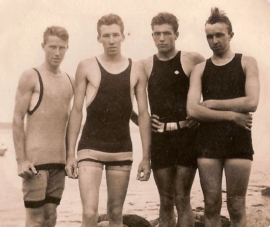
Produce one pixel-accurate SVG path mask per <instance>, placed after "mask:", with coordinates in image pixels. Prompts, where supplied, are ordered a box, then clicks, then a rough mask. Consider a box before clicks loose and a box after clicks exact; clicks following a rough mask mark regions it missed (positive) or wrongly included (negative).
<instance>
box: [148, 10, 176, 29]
mask: <svg viewBox="0 0 270 227" xmlns="http://www.w3.org/2000/svg"><path fill="white" fill-rule="evenodd" d="M162 24H169V25H171V26H172V27H173V31H174V32H177V31H178V27H179V24H178V19H177V18H176V16H174V15H173V14H171V13H167V12H161V13H158V14H157V15H156V16H155V17H153V19H152V22H151V27H152V30H153V28H154V26H155V25H162Z"/></svg>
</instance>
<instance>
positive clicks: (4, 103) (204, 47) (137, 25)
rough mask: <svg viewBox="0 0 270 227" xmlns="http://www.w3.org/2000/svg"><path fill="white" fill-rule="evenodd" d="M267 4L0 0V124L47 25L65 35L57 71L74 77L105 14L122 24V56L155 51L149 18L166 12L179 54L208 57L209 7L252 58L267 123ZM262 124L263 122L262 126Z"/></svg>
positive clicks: (8, 116) (94, 47) (37, 60)
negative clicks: (173, 20) (174, 25)
mask: <svg viewBox="0 0 270 227" xmlns="http://www.w3.org/2000/svg"><path fill="white" fill-rule="evenodd" d="M269 1H270V0H246V1H244V0H234V1H225V0H215V1H214V0H186V1H184V0H181V1H180V0H167V1H164V0H163V1H160V0H129V1H123V0H117V1H116V0H110V1H109V0H103V1H98V0H95V1H93V0H76V1H75V0H57V1H54V0H38V1H37V0H24V1H21V0H20V1H18V0H12V1H10V0H0V21H1V23H0V34H1V35H0V122H11V121H12V114H13V108H14V97H15V92H16V87H17V83H18V79H19V77H20V75H21V73H22V72H23V71H24V70H26V69H28V68H32V67H37V66H39V65H41V64H42V63H43V61H44V52H43V50H42V48H41V43H42V36H43V32H44V30H45V29H46V27H48V26H51V25H60V26H63V27H65V28H66V29H67V30H68V32H69V34H70V42H69V50H68V52H67V54H66V57H65V59H64V61H63V63H62V65H61V69H62V71H66V72H67V73H68V74H69V75H71V76H74V74H75V71H76V68H77V65H78V63H79V62H80V61H81V60H82V59H84V58H88V57H91V56H95V55H98V54H100V53H101V52H102V51H103V49H102V46H101V44H99V43H98V42H97V39H96V38H97V31H96V23H97V21H98V19H99V18H100V17H101V16H103V15H105V14H108V13H116V14H118V15H119V16H120V17H122V19H123V21H124V24H125V31H124V33H125V35H126V40H125V42H124V43H123V45H122V53H123V54H124V55H125V56H127V57H130V58H132V59H133V60H135V61H136V60H140V59H142V58H146V57H148V56H150V55H153V54H154V53H156V48H155V46H154V42H153V41H152V38H151V27H150V23H151V19H152V17H153V16H155V15H156V14H157V13H158V12H162V11H167V12H171V13H173V14H175V15H176V16H177V18H178V19H179V24H180V26H179V33H180V36H179V39H178V40H177V43H176V46H177V48H178V49H179V50H185V51H195V52H198V53H200V54H201V55H203V56H204V57H205V58H209V57H210V56H211V51H210V49H209V47H208V44H207V41H206V38H205V33H204V24H205V21H206V19H207V18H208V17H209V15H210V9H211V7H214V6H217V7H219V8H220V9H222V10H224V11H225V12H226V13H227V15H228V16H229V18H230V19H231V22H232V25H233V31H234V33H235V36H234V38H233V39H232V41H231V47H232V50H233V51H235V52H240V53H243V54H244V55H249V56H253V57H255V58H256V59H257V62H258V65H259V70H260V81H261V99H260V105H259V108H258V111H257V113H256V115H257V116H258V117H257V119H258V120H259V121H261V122H264V123H263V124H264V125H269V120H267V117H268V112H269V110H270V108H269V106H270V105H269V104H268V101H267V99H268V97H269V94H270V91H269V89H268V87H269V84H270V82H269V75H268V74H269V71H270V64H269V59H270V57H269V51H270V48H269V47H270V44H269V42H270V3H269ZM265 123H267V124H265Z"/></svg>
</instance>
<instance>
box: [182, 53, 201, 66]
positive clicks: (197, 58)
mask: <svg viewBox="0 0 270 227" xmlns="http://www.w3.org/2000/svg"><path fill="white" fill-rule="evenodd" d="M181 53H182V57H183V58H185V59H186V60H188V61H190V62H192V63H193V64H194V65H197V64H199V63H201V62H203V61H205V58H204V57H203V56H202V55H201V54H199V53H197V52H187V51H182V52H181Z"/></svg>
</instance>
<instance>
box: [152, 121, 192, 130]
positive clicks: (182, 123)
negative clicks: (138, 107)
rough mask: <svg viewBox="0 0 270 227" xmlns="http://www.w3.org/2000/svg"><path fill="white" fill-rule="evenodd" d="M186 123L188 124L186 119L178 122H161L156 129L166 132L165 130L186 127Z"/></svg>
mask: <svg viewBox="0 0 270 227" xmlns="http://www.w3.org/2000/svg"><path fill="white" fill-rule="evenodd" d="M187 124H188V121H178V122H167V123H161V126H160V128H159V129H158V130H157V132H166V131H175V130H179V129H181V128H186V127H187Z"/></svg>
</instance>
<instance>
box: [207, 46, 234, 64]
mask: <svg viewBox="0 0 270 227" xmlns="http://www.w3.org/2000/svg"><path fill="white" fill-rule="evenodd" d="M234 56H235V53H234V52H232V51H231V50H230V49H229V50H227V51H226V52H224V53H223V54H220V55H217V54H213V56H212V57H211V59H212V61H213V63H214V64H216V65H225V64H227V63H228V62H230V61H231V60H232V59H233V58H234Z"/></svg>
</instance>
